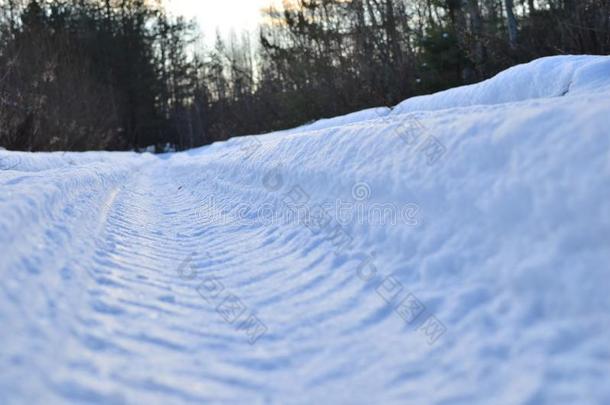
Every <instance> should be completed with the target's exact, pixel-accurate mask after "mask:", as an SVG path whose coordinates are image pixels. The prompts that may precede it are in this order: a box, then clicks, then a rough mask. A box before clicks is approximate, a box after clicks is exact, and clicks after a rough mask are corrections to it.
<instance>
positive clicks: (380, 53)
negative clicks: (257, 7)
mask: <svg viewBox="0 0 610 405" xmlns="http://www.w3.org/2000/svg"><path fill="white" fill-rule="evenodd" d="M609 25H610V0H287V1H284V4H283V6H282V7H279V8H274V7H269V8H267V9H265V10H264V12H263V20H262V22H261V26H260V31H259V32H258V35H257V37H252V36H250V35H247V34H245V33H244V34H241V35H237V34H233V35H231V36H230V37H229V38H228V39H223V38H221V37H220V36H217V38H216V40H215V42H214V45H213V46H211V47H210V49H206V48H205V47H202V46H201V41H200V36H199V34H198V29H197V27H196V25H195V24H193V23H191V22H188V21H186V20H185V19H183V18H181V17H172V16H169V15H168V14H167V13H166V11H165V10H164V8H163V4H162V3H161V0H157V1H145V0H46V1H45V0H0V146H4V147H6V148H8V149H18V150H90V149H110V150H125V149H136V148H139V147H143V146H147V145H158V146H162V145H166V144H170V145H173V146H175V147H176V148H178V149H186V148H190V147H194V146H199V145H204V144H209V143H211V142H214V141H218V140H224V139H227V138H229V137H232V136H239V135H245V134H255V133H264V132H269V131H273V130H278V129H284V128H290V127H294V126H297V125H300V124H303V123H307V122H309V121H312V120H315V119H319V118H323V117H331V116H336V115H340V114H344V113H348V112H351V111H356V110H360V109H363V108H367V107H372V106H380V105H394V104H396V103H398V102H400V101H401V100H403V99H406V98H408V97H411V96H415V95H420V94H425V93H430V92H433V91H438V90H443V89H446V88H450V87H454V86H458V85H462V84H468V83H474V82H477V81H480V80H483V79H486V78H488V77H491V76H492V75H494V74H496V73H497V72H499V71H501V70H503V69H505V68H507V67H509V66H512V65H514V64H517V63H521V62H526V61H529V60H532V59H535V58H537V57H541V56H548V55H556V54H583V53H587V54H608V53H609V51H610V26H609Z"/></svg>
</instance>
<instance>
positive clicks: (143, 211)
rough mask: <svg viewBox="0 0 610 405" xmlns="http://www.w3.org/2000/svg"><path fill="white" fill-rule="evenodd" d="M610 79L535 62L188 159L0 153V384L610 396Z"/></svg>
mask: <svg viewBox="0 0 610 405" xmlns="http://www.w3.org/2000/svg"><path fill="white" fill-rule="evenodd" d="M532 78H537V79H536V80H535V81H533V79H532ZM494 95H495V98H494ZM609 96H610V60H609V58H601V57H560V58H548V59H543V60H540V61H537V62H535V63H533V64H529V65H525V66H520V67H517V68H514V69H511V70H509V71H507V72H504V73H503V74H501V75H500V76H498V77H496V78H495V79H492V80H490V81H488V82H485V83H483V84H481V85H477V86H472V87H467V88H461V89H458V90H452V91H451V92H449V93H444V95H443V93H441V94H440V95H434V96H428V97H423V98H416V99H412V100H407V101H405V102H404V103H403V104H401V105H399V106H397V107H396V108H395V109H394V110H393V111H390V110H389V109H385V108H379V109H372V110H367V111H362V112H359V113H356V114H352V115H349V116H346V117H339V118H336V119H333V120H324V121H320V122H318V123H315V124H313V125H310V126H307V127H302V128H298V129H295V130H291V131H285V132H280V133H275V134H269V135H266V136H263V137H256V138H255V137H246V138H241V139H233V140H230V141H228V142H225V143H219V144H215V145H212V146H209V147H205V148H201V149H197V150H192V151H187V152H182V153H176V154H166V155H159V156H152V155H148V154H144V155H136V154H132V153H86V154H75V153H65V154H63V153H57V154H27V153H15V152H6V151H0V213H1V215H0V253H1V254H0V274H2V280H1V281H0V328H1V330H0V367H1V370H2V371H1V372H0V403H2V404H5V403H6V404H13V403H15V404H16V403H60V402H71V403H134V404H135V403H163V404H166V403H190V402H195V403H247V404H256V403H261V404H267V403H269V404H309V403H333V404H335V403H336V404H360V403H362V404H369V403H384V404H385V403H388V404H389V403H397V404H398V403H400V404H404V403H417V404H424V403H426V404H427V403H430V404H472V403H498V404H516V403H523V404H545V403H549V404H559V403H566V404H575V403H578V404H603V403H610V387H608V385H607V384H604V381H608V380H609V379H610V345H609V344H608V342H610V296H609V295H608V293H607V291H608V287H609V286H610V285H609V281H608V280H610V266H609V264H610V205H609V204H608V196H609V195H610V137H609V136H608V128H610V114H609V111H610V97H609Z"/></svg>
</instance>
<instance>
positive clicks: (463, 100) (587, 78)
mask: <svg viewBox="0 0 610 405" xmlns="http://www.w3.org/2000/svg"><path fill="white" fill-rule="evenodd" d="M609 86H610V58H608V57H606V56H587V55H582V56H553V57H547V58H541V59H537V60H535V61H533V62H530V63H526V64H523V65H518V66H514V67H512V68H510V69H507V70H505V71H504V72H502V73H500V74H498V75H497V76H495V77H493V78H491V79H489V80H485V81H484V82H481V83H477V84H473V85H470V86H464V87H458V88H455V89H450V90H446V91H442V92H440V93H436V94H434V95H430V96H421V97H413V98H410V99H408V100H405V101H404V102H402V103H400V104H398V106H396V108H395V109H394V111H393V114H402V113H406V112H415V111H435V110H442V109H446V108H455V107H467V106H473V105H490V104H502V103H508V102H517V101H523V100H532V99H537V98H548V97H559V96H563V95H566V94H568V93H569V94H570V95H572V94H586V93H590V92H592V91H607V89H608V87H609Z"/></svg>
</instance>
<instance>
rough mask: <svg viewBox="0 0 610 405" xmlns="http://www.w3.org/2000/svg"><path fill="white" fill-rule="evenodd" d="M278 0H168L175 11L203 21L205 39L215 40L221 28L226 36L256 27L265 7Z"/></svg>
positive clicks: (207, 40) (206, 40)
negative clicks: (232, 32) (217, 31)
mask: <svg viewBox="0 0 610 405" xmlns="http://www.w3.org/2000/svg"><path fill="white" fill-rule="evenodd" d="M275 1H278V0H165V4H166V7H167V9H168V10H169V11H170V12H171V13H172V14H174V15H182V16H184V17H186V18H187V19H191V18H195V19H196V20H197V22H198V23H199V26H200V28H201V31H202V33H203V34H204V36H205V42H206V43H208V44H212V43H213V42H214V39H215V36H216V30H217V29H218V30H219V31H220V33H221V34H222V35H223V36H227V35H228V34H229V33H230V32H231V30H235V32H236V33H240V32H241V31H244V30H249V31H253V30H256V27H257V25H258V23H259V21H260V20H261V9H262V8H264V7H268V6H269V5H270V4H272V3H274V2H275Z"/></svg>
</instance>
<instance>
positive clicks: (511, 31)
mask: <svg viewBox="0 0 610 405" xmlns="http://www.w3.org/2000/svg"><path fill="white" fill-rule="evenodd" d="M504 5H505V6H506V23H507V26H508V44H509V45H510V47H511V48H513V49H514V48H516V47H517V19H516V18H515V13H514V12H513V0H504Z"/></svg>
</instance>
